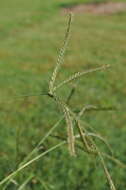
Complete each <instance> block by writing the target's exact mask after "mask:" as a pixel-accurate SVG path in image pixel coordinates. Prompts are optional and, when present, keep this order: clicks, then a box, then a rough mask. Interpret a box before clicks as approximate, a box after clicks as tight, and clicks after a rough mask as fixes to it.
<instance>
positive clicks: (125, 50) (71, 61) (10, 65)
mask: <svg viewBox="0 0 126 190" xmlns="http://www.w3.org/2000/svg"><path fill="white" fill-rule="evenodd" d="M92 1H93V0H92ZM74 2H89V0H85V1H82V0H80V1H77V0H76V1H72V0H71V1H70V0H67V1H66V0H62V1H56V0H53V1H49V0H46V1H44V2H42V1H40V0H36V1H34V2H33V1H30V0H27V1H24V0H22V1H21V0H18V1H16V0H11V1H7V0H5V1H3V2H1V6H0V179H1V180H2V179H3V178H4V177H5V176H7V175H8V174H9V173H10V172H12V171H14V169H15V167H16V163H17V162H20V161H21V160H22V159H23V158H24V157H25V156H26V155H27V154H28V153H29V152H30V151H31V150H32V149H33V148H34V147H35V145H36V144H37V142H39V140H40V139H41V138H42V136H44V135H45V134H46V133H47V131H48V130H49V129H50V127H51V126H52V125H53V124H54V123H55V122H56V121H57V120H58V118H60V116H61V113H60V112H59V110H58V108H57V107H56V106H55V105H54V103H53V102H52V101H51V100H50V99H48V98H46V97H43V96H37V97H25V98H22V97H20V96H21V95H25V94H26V95H27V94H39V93H41V92H44V91H45V90H46V89H47V87H48V81H49V79H50V76H51V73H52V71H53V68H54V66H55V63H56V58H57V55H58V50H59V48H60V47H61V44H62V41H63V37H64V31H65V28H66V23H67V16H66V15H65V14H62V13H61V10H60V9H61V6H62V5H63V4H66V5H67V4H69V3H74ZM90 2H91V0H90ZM113 2H114V0H113ZM125 21H126V12H125V13H124V12H123V13H116V14H112V15H92V14H76V15H75V16H74V21H73V24H72V32H71V39H70V42H69V45H68V48H67V52H66V55H65V60H64V62H65V63H64V66H63V68H62V71H61V73H60V75H59V81H61V80H62V79H65V78H66V77H68V76H69V75H70V74H72V73H75V72H77V71H82V70H87V69H89V68H96V67H97V66H102V65H104V64H110V66H111V67H110V69H108V70H106V71H102V72H97V73H93V74H89V75H87V76H84V77H82V78H81V79H80V80H79V81H78V82H77V85H78V88H77V89H76V92H75V95H74V96H73V98H72V100H71V103H70V106H71V108H75V107H76V109H80V108H81V107H82V105H95V106H99V107H116V108H117V110H116V111H106V112H105V111H90V112H87V113H86V114H85V117H84V119H85V121H87V122H88V123H89V124H91V125H92V127H93V128H94V129H96V130H97V131H98V133H100V134H102V135H103V136H104V137H105V138H106V139H107V140H108V142H109V143H110V145H111V146H112V148H113V151H114V155H115V156H116V157H117V158H118V159H119V160H121V161H123V162H124V163H126V157H125V155H126V145H125V142H126V114H125V109H126V101H125V98H126V85H125V83H126V74H125V73H126V64H125V62H126V24H125ZM75 84H76V83H75ZM70 88H71V84H70V85H67V86H66V87H63V88H62V89H61V90H60V92H59V94H60V96H61V97H62V98H63V99H64V100H65V99H66V98H67V96H68V93H69V92H70ZM18 96H19V97H18ZM64 126H65V125H64V123H62V125H61V126H60V127H59V129H58V131H59V133H61V134H62V131H64V134H65V130H66V129H65V128H64ZM17 141H18V147H17ZM56 142H57V140H55V139H53V138H52V139H51V137H50V140H48V141H47V142H46V143H45V144H44V145H43V146H44V147H43V149H46V148H48V147H49V146H50V145H51V144H55V143H56ZM17 148H18V149H19V150H18V158H17ZM102 148H103V150H105V148H104V147H102ZM107 163H108V164H107V166H108V168H109V171H110V173H111V175H112V177H113V180H114V181H115V184H116V187H117V189H118V190H125V188H126V170H124V169H121V168H119V166H116V165H115V164H113V163H112V162H110V161H109V162H107ZM30 175H33V176H34V178H33V179H32V180H31V182H30V183H29V184H28V185H27V186H26V187H25V189H26V190H29V189H34V190H39V189H42V190H43V189H45V190H48V189H49V190H51V189H55V190H64V189H66V190H70V189H73V190H81V189H85V190H87V189H88V190H108V189H109V187H108V185H107V183H106V179H105V177H104V173H103V170H102V168H101V166H100V164H99V160H98V159H94V157H93V156H91V157H90V158H89V156H88V155H87V154H86V153H85V154H84V153H83V154H82V153H78V156H77V157H76V158H72V157H71V156H69V153H68V150H67V147H66V146H64V147H62V148H60V149H59V150H56V151H54V152H52V153H50V154H49V155H47V156H45V157H43V159H40V160H39V161H38V162H36V163H34V164H32V166H29V167H28V168H27V169H25V170H24V171H22V172H21V173H20V174H19V175H18V176H17V178H15V179H16V180H17V181H18V182H19V184H22V183H23V182H24V181H25V179H26V178H28V177H29V176H30ZM7 189H10V190H11V189H12V190H14V189H17V187H16V185H14V184H13V183H12V184H10V185H9V186H8V187H7Z"/></svg>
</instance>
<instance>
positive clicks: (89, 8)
mask: <svg viewBox="0 0 126 190" xmlns="http://www.w3.org/2000/svg"><path fill="white" fill-rule="evenodd" d="M69 11H72V12H73V13H92V14H113V13H118V12H125V11H126V3H125V2H106V3H95V4H94V3H92V4H80V5H73V6H71V7H70V6H69V7H65V8H63V12H69Z"/></svg>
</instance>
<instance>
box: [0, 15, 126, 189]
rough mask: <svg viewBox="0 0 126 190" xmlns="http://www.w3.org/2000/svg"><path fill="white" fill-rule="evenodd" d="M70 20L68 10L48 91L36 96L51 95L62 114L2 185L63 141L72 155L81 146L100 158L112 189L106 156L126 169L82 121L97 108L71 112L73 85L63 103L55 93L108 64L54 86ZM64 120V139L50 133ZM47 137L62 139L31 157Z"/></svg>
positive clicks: (102, 140)
mask: <svg viewBox="0 0 126 190" xmlns="http://www.w3.org/2000/svg"><path fill="white" fill-rule="evenodd" d="M71 23H72V14H71V13H70V14H69V19H68V24H67V30H66V33H65V38H64V42H63V46H62V48H61V50H60V52H59V56H58V59H57V63H56V66H55V68H54V71H53V73H52V76H51V80H50V81H49V90H48V92H46V93H43V94H42V93H40V94H39V95H47V96H48V97H51V98H52V100H54V102H55V103H56V104H57V105H58V106H59V108H60V110H61V113H62V117H61V118H60V119H59V120H58V121H57V123H56V124H55V125H54V126H53V127H52V128H51V129H50V130H49V131H48V133H47V134H45V136H44V137H43V138H42V139H41V140H40V142H39V143H38V144H37V145H36V147H35V148H34V149H33V150H32V152H30V153H29V154H28V155H27V156H26V157H25V158H24V160H23V161H22V162H21V163H20V164H19V165H18V168H17V169H16V170H15V171H14V172H12V173H11V174H10V175H8V176H7V177H5V178H4V179H3V180H2V181H1V182H0V186H2V185H3V184H5V185H6V186H7V185H8V184H9V183H11V181H12V180H14V178H15V177H16V176H17V174H18V173H19V172H21V171H22V170H23V169H25V168H26V167H28V166H29V165H31V164H32V163H33V162H35V161H37V160H39V159H40V158H42V157H43V156H45V155H46V154H48V153H50V152H52V151H54V150H55V149H57V148H59V147H61V146H63V145H64V144H68V150H69V152H70V154H71V156H76V155H77V152H76V149H80V150H82V151H84V152H86V153H87V154H88V155H89V156H90V155H92V154H93V155H96V156H98V157H99V159H100V161H101V165H102V167H103V170H104V173H105V176H106V178H107V180H108V183H109V187H110V189H111V190H116V187H115V185H114V182H113V180H112V178H111V175H110V173H109V171H108V169H107V167H106V163H105V161H104V158H108V159H109V160H112V161H113V162H115V163H116V164H118V165H119V166H120V167H123V168H126V165H125V164H123V163H121V162H120V161H119V160H118V159H116V158H114V157H113V153H112V150H111V147H110V145H109V144H108V143H107V141H106V140H105V139H104V138H103V137H102V136H101V135H99V134H97V132H96V131H95V130H94V129H93V128H92V127H91V126H90V125H89V124H88V123H86V122H85V121H83V120H82V119H81V117H82V116H83V115H84V114H85V111H86V110H90V109H96V110H97V107H96V106H92V105H89V106H84V107H82V109H81V110H80V111H79V113H76V112H75V111H72V110H71V108H70V106H69V101H70V100H71V98H72V96H73V94H74V92H75V88H76V87H75V86H74V87H73V88H72V90H71V92H70V94H69V95H68V98H67V100H66V102H65V101H63V100H62V98H61V97H59V96H58V95H57V93H56V92H57V90H58V89H59V88H61V87H62V86H63V85H65V84H68V83H69V82H71V81H74V80H77V79H78V78H80V77H82V76H83V75H85V74H88V73H92V72H96V71H100V70H105V69H107V68H109V65H104V66H101V67H98V68H94V69H90V70H88V71H82V72H77V73H75V74H74V75H72V76H70V77H69V78H68V79H66V80H64V81H62V82H61V83H59V84H58V85H55V82H56V79H57V75H58V74H59V70H60V68H61V66H62V64H63V58H64V54H65V51H66V48H67V44H68V41H69V37H70V30H71ZM26 96H29V95H26ZM33 96H34V95H33ZM35 96H36V95H35ZM63 120H65V122H66V127H67V135H66V137H65V138H63V137H60V136H55V135H53V132H54V130H56V128H57V127H58V126H59V125H60V124H61V122H62V121H63ZM75 129H76V131H78V133H77V134H75ZM49 136H50V137H55V138H58V139H59V140H60V141H61V142H60V143H58V144H56V145H55V146H52V147H51V148H49V149H47V150H46V151H44V152H42V153H40V154H38V155H37V156H36V157H34V158H32V157H33V155H34V153H37V152H38V150H39V149H40V147H41V145H42V144H43V143H44V142H45V141H46V139H47V138H48V137H49ZM95 139H99V141H100V142H101V143H104V144H105V145H106V146H107V147H108V149H109V151H110V154H107V153H104V152H102V151H101V150H100V148H99V147H98V146H97V144H96V142H95ZM78 142H79V144H78ZM31 178H32V176H30V177H29V178H28V179H26V181H24V183H23V184H22V185H21V186H20V189H22V187H24V186H25V184H27V183H28V182H29V181H30V180H31Z"/></svg>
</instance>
